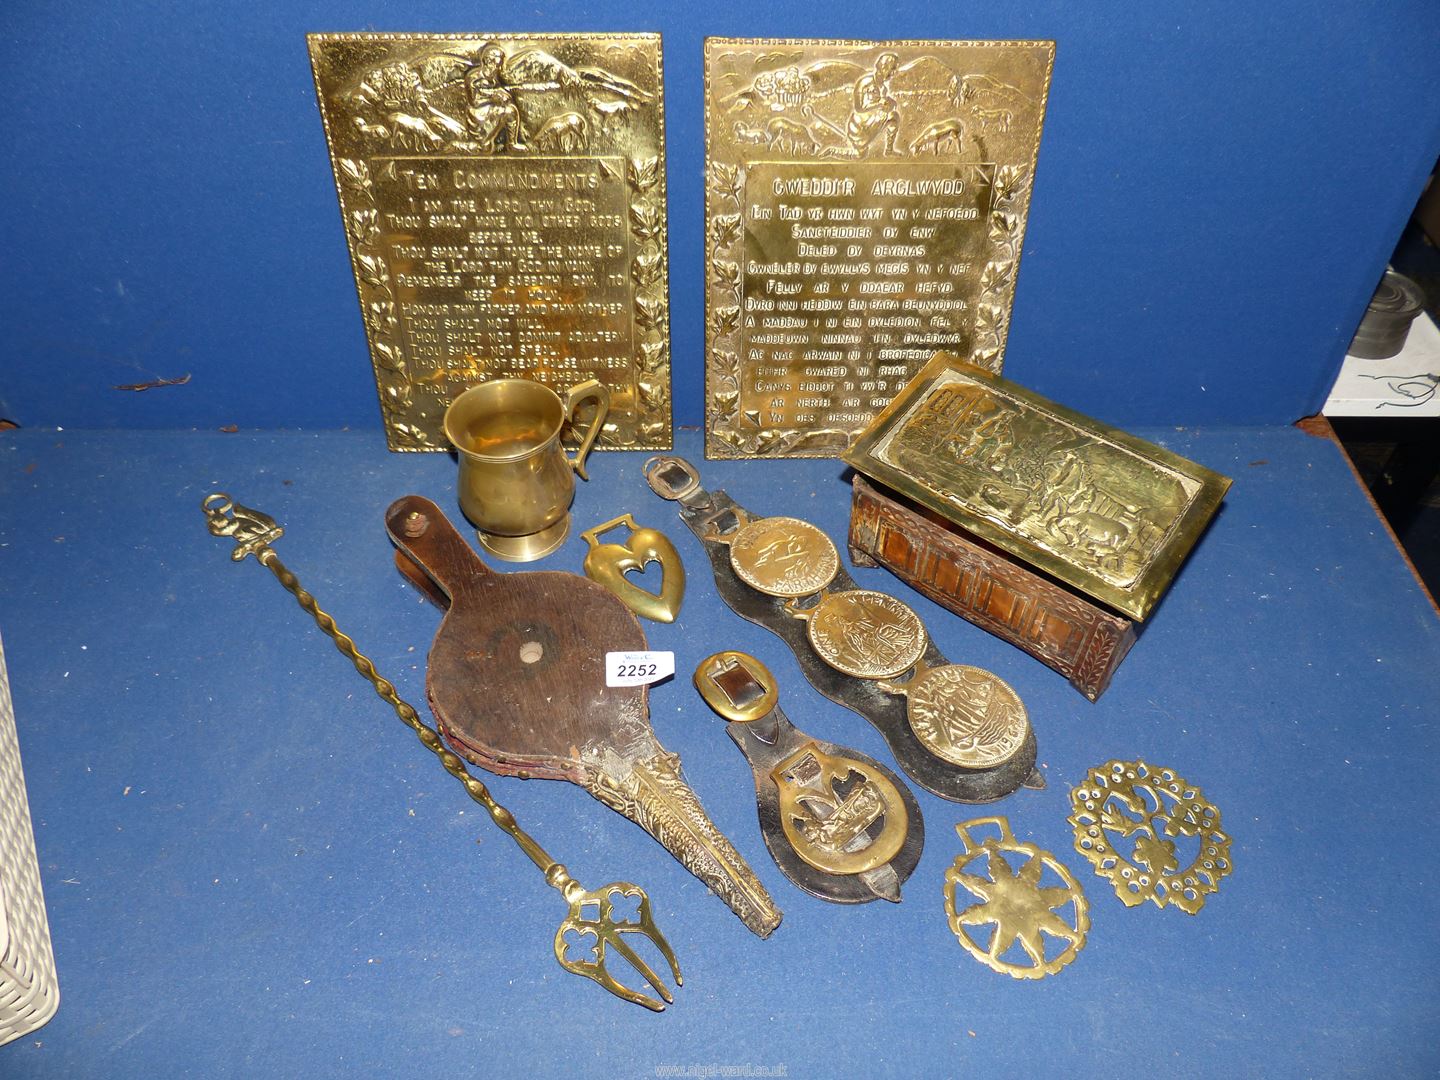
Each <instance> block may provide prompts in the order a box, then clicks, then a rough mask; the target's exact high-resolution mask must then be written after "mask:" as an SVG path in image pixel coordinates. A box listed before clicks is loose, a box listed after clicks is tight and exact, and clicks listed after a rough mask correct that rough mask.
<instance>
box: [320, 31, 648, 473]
mask: <svg viewBox="0 0 1440 1080" xmlns="http://www.w3.org/2000/svg"><path fill="white" fill-rule="evenodd" d="M309 42H310V60H311V65H312V67H313V69H314V73H315V89H316V93H317V95H318V96H319V100H320V112H321V115H322V117H323V119H324V122H325V135H326V138H327V140H328V141H329V145H330V159H331V164H332V166H333V168H334V171H335V185H336V187H337V189H338V191H339V195H340V209H341V213H342V215H343V218H344V222H345V232H346V236H347V238H348V240H349V242H350V257H351V262H352V265H353V269H354V272H355V283H356V288H357V289H358V290H359V293H360V309H361V312H362V314H363V316H364V320H365V333H366V336H367V338H368V340H369V347H370V359H371V362H372V364H373V365H374V368H375V382H376V385H377V388H378V390H379V393H380V406H381V410H382V413H383V416H384V420H385V432H386V436H387V438H388V441H389V444H390V449H392V450H445V449H448V446H449V444H448V443H447V441H446V439H445V434H444V431H443V428H442V419H443V417H444V415H445V407H446V406H447V405H448V404H449V403H450V401H451V400H452V399H453V398H454V397H455V396H456V395H458V394H459V393H460V392H461V391H463V390H465V389H466V388H468V387H470V386H472V385H474V384H476V383H480V382H484V381H487V380H489V379H492V378H501V377H508V376H521V377H524V378H528V379H534V380H536V381H538V382H542V383H544V384H546V385H547V386H549V387H550V388H551V389H554V390H559V391H562V392H563V390H564V389H565V388H567V387H569V386H573V385H574V384H575V383H577V382H581V381H583V380H585V379H592V378H593V379H598V380H599V381H600V382H602V383H604V384H605V386H606V387H607V388H608V389H609V391H610V412H609V414H608V416H607V418H606V421H605V427H604V430H603V432H602V433H601V436H600V439H599V442H598V444H597V445H599V446H601V447H612V448H622V447H623V448H650V449H664V448H667V447H669V445H670V330H669V314H668V311H669V296H668V272H667V259H666V215H665V135H664V116H663V109H662V84H661V77H660V36H659V35H658V34H364V33H356V34H312V35H310V38H309Z"/></svg>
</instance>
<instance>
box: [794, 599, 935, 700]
mask: <svg viewBox="0 0 1440 1080" xmlns="http://www.w3.org/2000/svg"><path fill="white" fill-rule="evenodd" d="M804 617H805V619H806V627H805V629H806V633H807V634H808V636H809V638H810V646H811V648H813V649H814V650H815V654H816V655H817V656H819V657H820V659H821V660H824V661H825V663H827V664H829V665H830V666H831V667H833V668H834V669H835V670H836V671H843V672H844V673H845V674H846V675H853V676H855V677H856V678H858V679H888V678H890V677H891V676H894V675H899V674H900V673H901V672H904V671H908V670H910V668H912V667H914V666H915V664H916V663H917V662H918V661H919V660H920V657H922V656H923V655H925V642H926V638H925V625H924V624H923V623H922V622H921V621H920V616H918V615H916V614H915V612H914V611H912V610H911V609H910V605H908V604H906V603H904V602H903V601H900V600H897V599H895V597H893V596H888V595H886V594H885V593H882V592H871V591H870V590H868V589H852V590H850V591H848V592H839V593H831V594H830V595H829V596H826V597H825V598H824V599H823V600H821V601H820V603H819V604H817V605H815V607H814V608H813V609H811V610H810V611H808V612H806V613H805V614H804Z"/></svg>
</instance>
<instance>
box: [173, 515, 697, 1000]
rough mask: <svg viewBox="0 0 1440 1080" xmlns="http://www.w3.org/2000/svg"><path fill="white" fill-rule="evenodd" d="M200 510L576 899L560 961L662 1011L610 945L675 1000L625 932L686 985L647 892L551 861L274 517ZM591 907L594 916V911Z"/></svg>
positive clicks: (561, 938) (562, 936)
mask: <svg viewBox="0 0 1440 1080" xmlns="http://www.w3.org/2000/svg"><path fill="white" fill-rule="evenodd" d="M201 509H203V510H204V511H205V518H206V521H207V523H208V525H209V528H210V531H211V532H212V533H213V534H214V535H216V536H228V537H231V538H232V539H233V540H234V541H235V550H234V551H232V552H231V553H230V557H231V558H232V559H234V560H235V561H236V562H243V561H244V559H245V556H247V555H254V556H255V558H256V559H257V560H259V562H260V565H261V566H264V567H265V568H266V569H267V570H269V571H270V572H271V573H272V574H274V575H275V578H276V580H277V581H279V582H280V584H281V585H283V586H284V587H285V588H286V589H287V590H288V591H289V592H290V593H291V594H292V595H293V596H294V597H295V600H296V602H297V603H298V604H299V605H300V606H301V607H302V608H303V609H305V611H307V612H309V613H310V616H311V617H312V618H313V619H314V620H315V624H316V625H317V626H319V627H320V629H321V630H323V631H324V632H325V633H326V634H327V635H328V636H329V637H330V638H331V639H332V640H333V641H334V642H335V647H336V648H337V649H339V650H340V652H341V653H343V654H344V655H345V656H347V657H349V658H350V661H351V663H353V664H354V665H355V670H356V671H358V672H360V674H361V675H363V676H364V677H365V678H366V679H367V680H369V682H370V684H371V685H372V686H373V687H374V688H375V693H377V694H379V695H380V697H381V698H382V699H383V700H384V701H385V702H387V703H388V704H389V705H390V707H391V708H392V709H394V710H395V715H396V716H398V717H399V718H400V719H401V720H402V721H403V722H404V723H405V724H406V725H407V726H408V727H410V728H411V729H412V730H413V731H414V732H415V734H416V736H418V737H419V739H420V741H421V742H422V743H424V744H425V748H426V749H427V750H429V751H430V752H431V753H432V754H434V755H435V756H436V757H438V758H439V759H440V764H441V765H443V766H445V771H446V772H448V773H449V774H450V775H451V776H453V777H455V779H456V780H459V781H460V783H462V784H464V785H465V790H466V791H467V792H469V794H470V797H471V798H472V799H474V800H475V801H476V802H477V803H479V804H480V805H481V806H483V807H484V808H485V810H486V811H487V812H488V813H489V815H490V817H491V819H492V820H493V821H494V822H495V824H496V825H498V826H500V828H502V829H504V830H505V832H507V833H509V834H510V836H511V837H512V838H513V839H514V841H515V842H516V843H517V844H519V845H520V850H521V851H523V852H525V854H526V855H528V856H529V857H530V861H531V862H533V863H534V864H535V865H536V866H538V867H539V868H540V869H541V870H542V871H543V872H544V874H545V881H546V883H547V884H549V885H552V886H554V887H555V888H556V889H559V890H560V893H561V894H562V895H563V896H564V897H565V899H566V901H568V902H569V904H570V913H569V914H568V915H566V916H565V918H564V920H563V921H562V922H561V923H560V926H559V928H558V929H557V930H556V931H555V959H556V960H558V961H559V962H560V966H561V967H563V968H565V970H566V971H573V972H574V973H575V974H577V975H583V976H585V977H586V978H587V979H593V980H594V981H595V982H597V983H599V984H600V985H601V986H603V987H604V988H605V989H606V990H609V991H610V992H611V993H612V994H615V995H616V996H617V997H622V998H624V999H625V1000H626V1001H633V1002H634V1003H635V1004H637V1005H643V1006H645V1007H646V1008H647V1009H653V1010H655V1011H656V1012H661V1011H663V1010H664V1008H665V1004H664V1002H661V1001H657V1000H656V999H655V998H652V997H648V996H647V995H645V994H642V993H640V992H638V991H636V990H632V989H630V988H629V987H627V986H625V985H624V984H622V983H621V982H620V981H619V980H617V979H616V978H615V977H614V975H612V974H611V973H610V971H609V969H608V968H607V967H606V966H605V962H606V959H607V954H608V952H609V950H611V949H613V950H615V952H617V953H619V954H620V956H621V957H622V958H623V959H624V960H626V961H627V962H628V963H629V964H631V965H632V966H633V967H634V968H635V969H636V970H637V971H638V972H640V974H641V975H643V976H644V978H645V981H646V982H647V983H649V984H650V985H651V986H652V987H654V989H655V992H656V993H657V994H659V995H660V997H661V998H663V999H664V1001H665V1002H671V1001H674V1000H675V999H674V998H673V997H672V995H671V993H670V990H669V989H668V988H667V987H666V986H665V984H664V983H663V982H662V981H661V980H660V977H659V976H658V975H656V974H655V971H654V970H653V969H652V968H651V967H650V965H649V964H647V963H646V962H645V961H644V960H643V959H641V957H640V956H639V954H637V953H636V952H635V950H634V949H632V948H631V947H630V945H629V944H628V943H627V942H626V941H625V940H624V938H623V936H622V935H625V934H639V935H641V936H642V937H645V938H648V939H649V940H650V941H651V942H653V943H654V944H655V947H656V948H658V949H659V950H660V952H661V954H662V955H663V956H664V957H665V959H666V961H668V962H669V964H670V971H671V974H672V975H674V977H675V985H676V986H679V985H681V984H682V983H683V982H684V980H683V979H682V978H681V977H680V965H679V963H677V962H676V960H675V953H674V952H673V951H672V950H671V948H670V943H669V942H667V941H666V940H665V937H664V935H662V934H661V933H660V930H659V928H658V927H656V925H655V918H654V915H653V914H652V913H651V910H650V898H649V897H648V896H646V895H645V890H644V889H642V888H640V886H638V885H634V884H632V883H630V882H628V881H613V882H611V883H610V884H609V885H604V886H602V887H601V888H599V889H586V888H585V887H584V886H583V885H581V884H580V883H579V882H578V881H576V880H575V879H574V878H572V877H571V876H570V874H569V872H568V871H567V870H566V869H565V867H564V866H563V865H561V864H560V863H558V862H556V861H555V860H554V859H552V858H551V857H550V855H549V854H548V853H547V852H546V851H545V849H544V848H542V847H541V846H540V845H539V844H538V843H537V842H536V841H535V839H534V838H533V837H531V835H530V834H529V833H527V832H526V831H525V830H524V829H522V828H520V826H519V825H518V824H517V823H516V821H515V816H514V815H513V814H511V813H510V811H509V810H506V809H505V807H503V806H501V805H500V804H499V803H497V802H496V801H495V799H494V797H493V796H492V795H491V794H490V791H489V789H488V788H487V787H486V786H485V785H484V784H483V783H481V782H480V781H479V780H477V779H476V778H475V777H474V776H472V775H471V774H470V771H469V770H468V769H466V768H465V763H464V762H463V761H461V760H460V758H459V757H458V756H457V755H455V754H454V753H452V752H451V751H449V750H447V749H446V748H445V745H444V744H443V743H442V742H441V741H440V735H439V733H438V732H436V731H435V729H433V728H431V727H429V726H428V725H427V724H426V723H425V722H424V721H423V720H421V719H420V714H419V713H417V712H416V711H415V709H414V707H413V706H411V705H410V704H408V703H407V702H405V701H404V700H402V699H401V697H400V695H399V694H397V693H396V692H395V686H394V684H392V683H391V682H390V681H389V680H388V679H385V678H382V677H381V675H380V674H379V672H377V671H376V670H375V665H374V663H373V662H371V660H370V658H369V657H368V656H366V655H365V654H364V653H362V652H361V651H360V650H359V649H357V648H356V647H355V642H353V641H352V640H351V639H350V637H349V635H347V634H345V633H343V632H341V630H340V629H339V628H338V627H337V626H336V625H335V620H334V619H333V618H331V617H330V616H329V615H328V614H327V613H326V612H324V611H322V610H321V609H320V605H319V604H317V603H316V602H315V598H314V597H313V596H311V595H310V594H309V593H308V592H306V591H305V590H304V589H303V588H301V586H300V580H299V579H298V578H297V577H296V576H295V575H294V574H292V573H291V572H290V571H289V569H287V568H286V566H285V564H284V563H282V562H281V561H280V557H279V556H278V555H276V554H275V550H274V549H273V548H272V547H271V546H270V545H271V544H272V543H273V542H274V541H276V540H278V539H279V538H280V537H281V535H283V533H284V530H283V529H282V528H281V527H280V526H279V525H277V524H276V523H275V519H274V518H272V517H270V516H269V515H267V514H262V513H261V512H260V511H258V510H252V509H250V508H249V507H247V506H241V505H240V504H239V503H236V502H234V501H232V500H231V498H230V496H228V495H226V494H224V493H222V492H218V491H217V492H215V493H213V494H211V495H208V496H206V498H205V501H204V502H203V503H202V504H201ZM627 898H628V899H630V900H634V901H636V902H637V903H636V911H635V914H634V915H633V916H631V917H628V918H619V919H617V918H616V914H615V908H616V906H623V904H624V901H625V900H626V899H627ZM587 911H588V912H590V914H587ZM572 934H573V935H575V937H574V938H570V937H569V935H572ZM587 935H588V936H590V937H593V938H594V943H593V944H589V943H585V942H584V938H585V937H586V936H587ZM572 947H581V948H583V949H586V950H588V952H589V954H590V955H588V956H581V957H579V958H571V957H570V956H569V955H568V953H569V951H570V949H571V948H572Z"/></svg>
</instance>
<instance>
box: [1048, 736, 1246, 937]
mask: <svg viewBox="0 0 1440 1080" xmlns="http://www.w3.org/2000/svg"><path fill="white" fill-rule="evenodd" d="M1070 807H1071V814H1070V817H1069V821H1070V824H1071V825H1073V826H1074V827H1075V850H1076V851H1078V852H1080V854H1082V855H1084V856H1085V857H1086V858H1087V859H1089V860H1090V864H1091V865H1092V866H1093V867H1094V868H1095V872H1096V873H1097V874H1099V875H1100V876H1101V877H1103V878H1104V879H1105V880H1107V881H1108V882H1110V884H1111V885H1112V886H1113V887H1114V889H1115V895H1116V896H1118V897H1119V898H1120V899H1121V900H1123V901H1124V902H1125V906H1126V907H1135V906H1136V905H1137V904H1142V903H1144V902H1145V901H1146V900H1149V901H1150V902H1151V903H1153V904H1155V906H1156V907H1162V908H1163V907H1169V906H1173V907H1178V908H1179V909H1180V910H1181V911H1184V912H1188V913H1189V914H1191V915H1194V914H1195V913H1196V912H1198V911H1199V910H1200V909H1201V908H1202V907H1203V906H1204V905H1205V898H1206V897H1207V896H1209V895H1210V894H1211V893H1213V892H1215V891H1216V890H1217V889H1219V888H1220V880H1221V878H1223V877H1225V876H1226V875H1227V874H1229V873H1230V871H1231V869H1232V866H1231V862H1230V837H1229V835H1228V834H1226V833H1224V832H1222V831H1221V830H1220V811H1219V810H1218V809H1216V808H1215V806H1214V805H1212V804H1211V803H1210V802H1209V801H1208V800H1207V799H1206V798H1205V795H1204V793H1203V792H1201V790H1200V789H1199V788H1197V787H1196V786H1195V785H1193V784H1191V783H1189V782H1188V781H1187V780H1186V779H1185V778H1184V777H1182V776H1179V775H1177V774H1176V773H1175V771H1174V770H1173V769H1162V768H1156V767H1155V766H1153V765H1147V764H1146V763H1145V762H1143V761H1111V762H1107V763H1106V764H1104V765H1101V766H1099V767H1098V768H1095V769H1091V770H1090V773H1089V775H1087V776H1086V777H1085V779H1084V781H1083V782H1082V783H1081V784H1080V786H1079V787H1077V788H1075V789H1074V790H1073V791H1071V792H1070Z"/></svg>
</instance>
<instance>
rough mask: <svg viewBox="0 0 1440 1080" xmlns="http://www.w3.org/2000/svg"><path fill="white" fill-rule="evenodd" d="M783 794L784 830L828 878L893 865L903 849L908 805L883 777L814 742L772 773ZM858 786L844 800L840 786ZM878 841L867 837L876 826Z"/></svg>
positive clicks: (782, 817) (791, 843) (803, 853)
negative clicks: (879, 823)
mask: <svg viewBox="0 0 1440 1080" xmlns="http://www.w3.org/2000/svg"><path fill="white" fill-rule="evenodd" d="M770 778H771V779H772V780H773V781H774V782H775V786H776V787H777V788H779V790H780V824H781V827H782V828H783V829H784V830H785V838H786V839H787V840H789V841H790V845H791V846H792V847H793V848H794V849H795V851H796V852H797V853H798V854H799V856H800V857H801V858H802V859H804V860H805V861H806V862H807V863H809V864H810V865H811V866H813V867H815V869H817V870H823V871H825V872H826V873H827V874H862V873H864V872H865V871H867V870H874V869H875V868H876V867H877V866H883V865H885V864H886V863H888V862H889V861H890V860H891V859H893V858H894V857H895V855H896V853H897V852H899V850H900V848H901V846H902V845H904V843H905V804H904V803H903V802H901V800H900V793H899V791H897V790H896V788H895V785H894V784H892V783H891V782H890V781H889V780H888V779H887V778H886V777H885V776H884V775H883V774H881V773H879V772H876V771H875V770H873V769H867V768H866V767H865V766H864V765H863V764H862V763H860V762H858V761H856V760H855V759H854V758H849V757H839V756H837V755H834V754H827V753H825V752H824V751H823V750H821V749H820V748H819V747H818V746H816V745H815V744H814V743H813V742H812V743H808V744H807V745H805V746H802V747H801V748H800V749H799V750H797V751H795V753H793V754H791V755H790V756H789V757H788V758H786V759H785V760H784V761H782V762H781V763H780V764H779V765H777V766H775V768H773V769H771V770H770ZM846 779H853V780H854V781H855V782H856V783H855V786H854V787H853V788H852V789H851V790H850V791H849V792H848V793H846V794H844V795H840V794H839V793H838V792H837V790H836V789H837V787H838V785H839V784H840V782H841V781H844V780H846ZM882 820H883V822H884V827H883V828H882V829H881V831H880V835H879V836H876V837H874V838H873V839H872V838H871V837H869V836H868V835H867V833H868V831H869V829H870V828H871V826H873V825H874V824H875V823H876V822H877V821H882Z"/></svg>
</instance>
